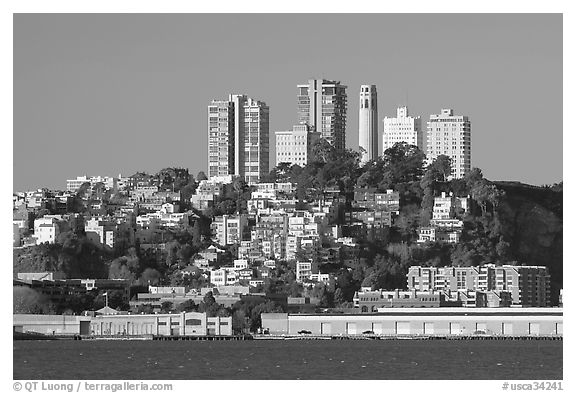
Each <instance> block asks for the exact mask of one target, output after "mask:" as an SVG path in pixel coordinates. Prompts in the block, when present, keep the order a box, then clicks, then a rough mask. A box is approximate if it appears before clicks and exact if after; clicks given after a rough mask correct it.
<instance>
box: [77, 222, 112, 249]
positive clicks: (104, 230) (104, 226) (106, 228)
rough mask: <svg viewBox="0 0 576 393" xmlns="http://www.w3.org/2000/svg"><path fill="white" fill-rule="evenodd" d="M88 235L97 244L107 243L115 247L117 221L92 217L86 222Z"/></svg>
mask: <svg viewBox="0 0 576 393" xmlns="http://www.w3.org/2000/svg"><path fill="white" fill-rule="evenodd" d="M84 231H85V232H86V237H87V238H88V239H89V240H90V241H92V242H93V243H95V244H106V245H107V246H109V247H114V240H115V238H116V234H117V227H116V223H114V222H111V221H107V220H103V219H99V218H92V219H90V220H89V221H86V223H85V224H84Z"/></svg>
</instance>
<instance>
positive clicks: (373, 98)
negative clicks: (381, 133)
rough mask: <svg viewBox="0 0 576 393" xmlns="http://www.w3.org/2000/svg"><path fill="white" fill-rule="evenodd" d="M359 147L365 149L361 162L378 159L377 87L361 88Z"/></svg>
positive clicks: (363, 86) (366, 86)
mask: <svg viewBox="0 0 576 393" xmlns="http://www.w3.org/2000/svg"><path fill="white" fill-rule="evenodd" d="M358 119H359V121H358V146H359V147H361V148H362V149H364V152H363V153H362V156H361V159H360V162H361V163H366V162H367V161H370V160H374V159H376V158H377V157H378V98H377V95H376V85H362V86H360V109H359V113H358Z"/></svg>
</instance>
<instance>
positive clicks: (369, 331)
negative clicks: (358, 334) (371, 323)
mask: <svg viewBox="0 0 576 393" xmlns="http://www.w3.org/2000/svg"><path fill="white" fill-rule="evenodd" d="M362 334H374V332H373V331H372V330H365V331H363V332H362Z"/></svg>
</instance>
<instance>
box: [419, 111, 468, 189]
mask: <svg viewBox="0 0 576 393" xmlns="http://www.w3.org/2000/svg"><path fill="white" fill-rule="evenodd" d="M471 136H472V134H471V128H470V120H469V119H468V116H459V115H458V116H457V115H454V111H453V110H452V109H442V110H441V112H440V114H433V115H430V121H429V122H428V126H427V133H426V159H427V160H428V163H431V162H432V161H434V160H435V159H436V157H438V156H439V155H446V156H448V157H450V158H451V159H452V178H455V179H460V178H462V177H464V175H466V174H467V173H468V172H470V169H471V157H472V153H471V151H472V141H471Z"/></svg>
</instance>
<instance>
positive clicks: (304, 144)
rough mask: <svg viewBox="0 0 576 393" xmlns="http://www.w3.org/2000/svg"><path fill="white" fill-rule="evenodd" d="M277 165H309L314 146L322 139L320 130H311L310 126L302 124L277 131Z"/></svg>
mask: <svg viewBox="0 0 576 393" xmlns="http://www.w3.org/2000/svg"><path fill="white" fill-rule="evenodd" d="M275 134H276V165H278V164H280V163H281V162H285V163H288V164H290V165H299V166H301V167H303V166H305V165H307V164H308V163H309V162H310V160H311V159H312V146H313V145H314V143H316V141H317V140H318V139H320V133H319V132H312V131H310V126H308V125H307V124H300V125H296V126H293V127H292V130H291V131H276V133H275Z"/></svg>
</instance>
